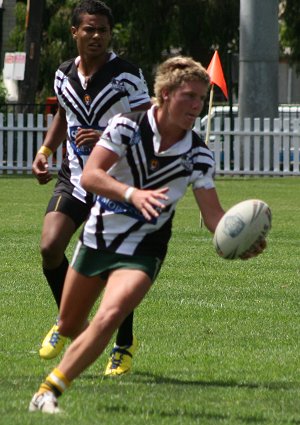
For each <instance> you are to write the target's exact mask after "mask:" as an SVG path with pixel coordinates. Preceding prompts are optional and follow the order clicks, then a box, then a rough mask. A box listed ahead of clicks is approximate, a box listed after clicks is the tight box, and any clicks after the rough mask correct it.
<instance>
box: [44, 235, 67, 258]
mask: <svg viewBox="0 0 300 425" xmlns="http://www.w3.org/2000/svg"><path fill="white" fill-rule="evenodd" d="M40 253H41V255H42V257H43V260H44V261H45V262H46V263H53V262H57V261H58V262H59V260H60V259H61V258H62V257H63V255H64V248H63V247H62V246H61V244H60V243H59V241H58V240H57V239H42V240H41V243H40Z"/></svg>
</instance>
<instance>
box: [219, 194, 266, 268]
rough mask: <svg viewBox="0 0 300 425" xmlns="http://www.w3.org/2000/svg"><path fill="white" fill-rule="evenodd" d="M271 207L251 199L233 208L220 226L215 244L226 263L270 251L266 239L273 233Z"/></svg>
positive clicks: (226, 214) (220, 222)
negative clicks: (266, 249) (267, 248)
mask: <svg viewBox="0 0 300 425" xmlns="http://www.w3.org/2000/svg"><path fill="white" fill-rule="evenodd" d="M271 224H272V214H271V210H270V208H269V206H268V205H267V204H266V203H265V202H264V201H261V200H259V199H248V200H246V201H243V202H240V203H238V204H236V205H234V206H233V207H232V208H230V209H229V210H228V211H227V212H226V213H225V214H224V216H223V217H222V218H221V220H220V221H219V223H218V226H217V228H216V230H215V234H214V238H213V244H214V246H215V249H216V251H217V253H218V255H220V256H221V257H222V258H224V259H229V260H233V259H237V258H241V259H242V260H247V259H249V258H252V257H256V256H257V255H259V254H261V253H262V252H263V250H264V249H265V248H266V245H267V244H266V236H267V234H268V232H269V230H270V229H271Z"/></svg>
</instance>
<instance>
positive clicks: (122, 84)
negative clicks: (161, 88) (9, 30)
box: [54, 52, 150, 203]
mask: <svg viewBox="0 0 300 425" xmlns="http://www.w3.org/2000/svg"><path fill="white" fill-rule="evenodd" d="M79 61H80V57H77V58H76V59H70V60H68V61H66V62H64V63H63V64H61V65H60V67H59V68H58V70H57V71H56V74H55V82H54V89H55V93H56V95H57V98H58V101H59V104H60V105H61V107H62V108H64V109H65V111H66V119H67V125H68V137H67V155H66V159H65V160H64V162H63V165H62V167H61V170H60V172H59V175H58V177H59V181H62V182H64V183H65V184H66V186H67V189H66V190H68V192H69V194H70V195H72V196H75V197H76V198H78V199H79V200H81V201H83V202H87V203H90V202H91V201H92V195H91V194H87V193H86V191H85V190H84V189H83V188H82V187H81V185H80V177H81V174H82V169H83V167H84V164H85V162H86V160H87V158H88V155H89V153H90V149H87V148H81V149H78V148H76V145H75V143H74V141H75V136H76V131H77V128H78V127H85V128H95V129H99V130H101V131H103V130H104V129H105V127H106V126H107V123H108V121H109V119H110V118H112V117H113V116H114V115H116V114H119V113H123V112H130V111H131V110H132V108H136V107H138V106H140V105H143V104H145V103H148V102H150V97H149V93H148V88H147V85H146V82H145V80H144V77H143V74H142V71H141V70H140V69H139V68H137V67H135V66H134V65H132V64H131V63H129V62H127V61H125V60H123V59H121V58H119V57H118V56H116V55H115V53H113V52H112V53H111V54H110V58H109V60H108V62H107V63H106V64H105V65H104V66H103V67H102V68H101V69H100V70H99V71H97V72H96V73H95V74H94V75H93V76H92V77H91V78H90V79H89V80H88V82H87V83H86V84H82V81H81V79H80V75H79V74H78V68H77V66H78V63H79Z"/></svg>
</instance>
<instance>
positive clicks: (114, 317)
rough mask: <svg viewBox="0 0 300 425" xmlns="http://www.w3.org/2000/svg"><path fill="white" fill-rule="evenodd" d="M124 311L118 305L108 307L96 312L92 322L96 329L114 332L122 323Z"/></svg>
mask: <svg viewBox="0 0 300 425" xmlns="http://www.w3.org/2000/svg"><path fill="white" fill-rule="evenodd" d="M125 317H126V313H125V312H123V310H122V309H121V308H120V307H119V306H114V307H110V308H108V309H105V311H104V310H103V311H102V312H101V314H97V316H96V317H95V318H94V320H93V322H94V323H93V324H94V325H95V326H96V328H97V329H104V330H106V331H112V332H114V331H115V330H116V329H117V328H118V327H119V326H120V324H121V323H122V321H123V320H124V318H125Z"/></svg>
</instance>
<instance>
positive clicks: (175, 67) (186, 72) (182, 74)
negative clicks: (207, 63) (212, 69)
mask: <svg viewBox="0 0 300 425" xmlns="http://www.w3.org/2000/svg"><path fill="white" fill-rule="evenodd" d="M195 80H196V81H202V82H203V83H204V84H206V85H207V86H209V85H210V77H209V75H208V73H207V71H206V69H205V68H204V67H203V66H202V65H201V63H200V62H196V61H195V60H194V59H193V58H191V57H186V56H175V57H172V58H169V59H167V60H166V61H165V62H163V63H162V64H160V65H159V66H158V68H157V71H156V77H155V82H154V94H155V99H153V100H154V102H155V103H156V104H157V105H158V106H162V104H163V103H164V100H163V97H162V90H163V89H165V88H166V89H168V90H169V91H170V92H171V91H173V90H175V89H176V88H178V87H180V85H181V84H182V83H183V82H186V81H195Z"/></svg>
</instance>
